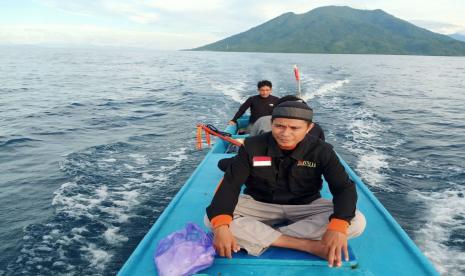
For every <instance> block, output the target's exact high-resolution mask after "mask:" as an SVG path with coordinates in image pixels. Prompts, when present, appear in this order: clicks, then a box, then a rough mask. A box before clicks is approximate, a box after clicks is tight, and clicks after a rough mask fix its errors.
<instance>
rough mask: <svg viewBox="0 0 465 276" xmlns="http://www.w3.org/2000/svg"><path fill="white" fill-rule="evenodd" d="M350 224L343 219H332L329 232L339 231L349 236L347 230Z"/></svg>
mask: <svg viewBox="0 0 465 276" xmlns="http://www.w3.org/2000/svg"><path fill="white" fill-rule="evenodd" d="M348 227H349V223H348V222H347V221H345V220H343V219H337V218H332V219H331V221H330V222H329V224H328V230H332V231H337V232H340V233H343V234H347V228H348Z"/></svg>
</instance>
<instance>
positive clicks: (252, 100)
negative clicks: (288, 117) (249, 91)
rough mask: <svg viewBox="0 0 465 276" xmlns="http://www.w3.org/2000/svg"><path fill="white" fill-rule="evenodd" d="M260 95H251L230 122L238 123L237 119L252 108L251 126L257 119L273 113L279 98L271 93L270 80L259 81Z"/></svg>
mask: <svg viewBox="0 0 465 276" xmlns="http://www.w3.org/2000/svg"><path fill="white" fill-rule="evenodd" d="M257 87H258V95H255V96H252V97H249V98H248V99H247V100H246V101H245V102H244V103H243V104H242V105H241V106H240V107H239V110H238V111H237V113H236V115H234V118H232V120H231V121H229V124H234V125H235V124H237V119H239V118H240V117H241V116H242V114H244V112H245V111H246V110H247V109H249V108H250V120H249V128H250V127H252V126H253V124H254V123H255V121H256V120H257V119H258V118H260V117H262V116H268V115H271V112H273V108H274V107H275V105H277V103H278V100H279V98H278V97H275V96H273V95H271V92H272V87H273V85H272V84H271V82H270V81H267V80H262V81H259V82H258V83H257Z"/></svg>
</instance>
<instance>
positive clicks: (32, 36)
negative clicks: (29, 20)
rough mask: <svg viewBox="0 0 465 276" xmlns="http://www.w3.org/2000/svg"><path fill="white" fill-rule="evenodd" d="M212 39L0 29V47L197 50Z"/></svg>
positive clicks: (77, 29)
mask: <svg viewBox="0 0 465 276" xmlns="http://www.w3.org/2000/svg"><path fill="white" fill-rule="evenodd" d="M215 39H216V38H215V37H212V36H211V35H208V34H203V33H192V32H186V33H163V32H150V31H137V30H120V29H113V28H102V27H97V26H91V25H82V26H70V25H50V24H44V25H21V26H18V25H15V26H8V25H6V26H0V43H2V44H52V45H53V44H57V45H71V46H83V45H90V46H115V47H139V48H148V49H157V50H172V49H189V48H194V47H198V46H201V45H203V44H204V42H205V41H212V40H215Z"/></svg>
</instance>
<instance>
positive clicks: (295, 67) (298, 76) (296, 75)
mask: <svg viewBox="0 0 465 276" xmlns="http://www.w3.org/2000/svg"><path fill="white" fill-rule="evenodd" d="M294 75H295V80H296V81H297V87H298V90H297V91H298V93H299V94H298V95H299V98H302V93H301V90H300V74H299V68H298V67H297V64H295V65H294Z"/></svg>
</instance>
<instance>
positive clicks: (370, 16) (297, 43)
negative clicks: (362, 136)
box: [194, 6, 465, 55]
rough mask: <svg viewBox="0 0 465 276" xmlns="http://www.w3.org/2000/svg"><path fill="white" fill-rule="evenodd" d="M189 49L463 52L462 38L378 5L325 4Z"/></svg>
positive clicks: (463, 53)
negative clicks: (421, 25) (373, 7)
mask: <svg viewBox="0 0 465 276" xmlns="http://www.w3.org/2000/svg"><path fill="white" fill-rule="evenodd" d="M194 50H207V51H234V52H284V53H343V54H401V55H405V54H407V55H465V43H463V42H460V41H457V40H454V39H452V38H450V37H448V36H445V35H440V34H436V33H433V32H430V31H428V30H425V29H422V28H419V27H417V26H415V25H413V24H411V23H409V22H407V21H404V20H401V19H399V18H396V17H394V16H392V15H390V14H388V13H386V12H385V11H383V10H381V9H376V10H359V9H354V8H351V7H348V6H324V7H319V8H316V9H313V10H310V11H308V12H306V13H303V14H295V13H292V12H287V13H284V14H282V15H280V16H278V17H275V18H273V19H271V20H269V21H267V22H265V23H263V24H261V25H259V26H256V27H253V28H251V29H250V30H248V31H246V32H243V33H240V34H237V35H233V36H231V37H228V38H225V39H223V40H220V41H217V42H215V43H212V44H209V45H205V46H202V47H199V48H197V49H194Z"/></svg>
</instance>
